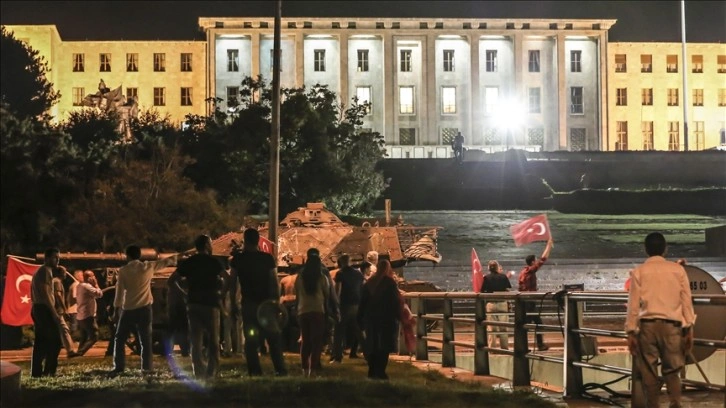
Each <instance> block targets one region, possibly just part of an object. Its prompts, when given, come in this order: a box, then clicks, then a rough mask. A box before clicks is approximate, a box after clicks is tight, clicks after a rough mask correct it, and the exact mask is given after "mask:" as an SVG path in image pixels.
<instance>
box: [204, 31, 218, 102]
mask: <svg viewBox="0 0 726 408" xmlns="http://www.w3.org/2000/svg"><path fill="white" fill-rule="evenodd" d="M216 56H217V36H216V35H215V33H214V29H211V28H210V29H208V30H207V66H208V67H209V68H208V69H207V72H208V73H209V74H208V75H207V89H206V90H207V97H209V98H215V97H217V85H216V84H217V63H216V62H217V58H216ZM204 110H205V111H206V112H207V116H210V115H212V112H213V111H214V105H212V104H211V103H206V106H205V107H204Z"/></svg>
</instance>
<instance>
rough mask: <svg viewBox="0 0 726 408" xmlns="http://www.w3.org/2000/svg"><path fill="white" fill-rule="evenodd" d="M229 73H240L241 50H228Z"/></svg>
mask: <svg viewBox="0 0 726 408" xmlns="http://www.w3.org/2000/svg"><path fill="white" fill-rule="evenodd" d="M227 72H239V50H227Z"/></svg>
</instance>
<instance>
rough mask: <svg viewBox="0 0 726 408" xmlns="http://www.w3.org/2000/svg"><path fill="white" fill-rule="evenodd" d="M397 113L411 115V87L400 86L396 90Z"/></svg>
mask: <svg viewBox="0 0 726 408" xmlns="http://www.w3.org/2000/svg"><path fill="white" fill-rule="evenodd" d="M398 103H399V105H400V109H399V111H400V112H401V113H402V114H406V115H413V112H414V110H413V87H412V86H402V87H400V88H398Z"/></svg>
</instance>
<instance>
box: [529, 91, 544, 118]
mask: <svg viewBox="0 0 726 408" xmlns="http://www.w3.org/2000/svg"><path fill="white" fill-rule="evenodd" d="M528 93H529V113H540V112H541V111H542V110H541V108H540V88H529V91H528Z"/></svg>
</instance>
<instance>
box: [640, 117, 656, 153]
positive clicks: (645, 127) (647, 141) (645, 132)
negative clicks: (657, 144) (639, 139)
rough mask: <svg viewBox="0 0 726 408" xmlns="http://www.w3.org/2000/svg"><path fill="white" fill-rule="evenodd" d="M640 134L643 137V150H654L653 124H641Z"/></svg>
mask: <svg viewBox="0 0 726 408" xmlns="http://www.w3.org/2000/svg"><path fill="white" fill-rule="evenodd" d="M640 132H641V134H642V136H643V150H653V122H641V123H640Z"/></svg>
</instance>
